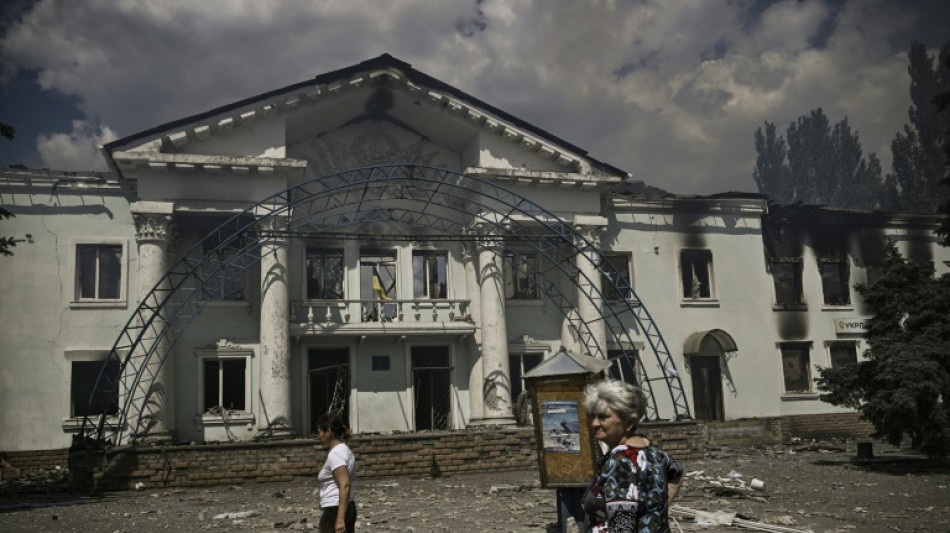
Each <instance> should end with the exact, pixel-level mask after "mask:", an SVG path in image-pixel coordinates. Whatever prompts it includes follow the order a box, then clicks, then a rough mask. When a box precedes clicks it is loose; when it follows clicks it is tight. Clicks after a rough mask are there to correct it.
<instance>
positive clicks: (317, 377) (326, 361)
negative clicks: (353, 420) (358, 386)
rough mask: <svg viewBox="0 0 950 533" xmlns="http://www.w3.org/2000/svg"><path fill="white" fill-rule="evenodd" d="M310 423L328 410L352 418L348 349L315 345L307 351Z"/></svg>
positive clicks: (343, 417) (312, 427)
mask: <svg viewBox="0 0 950 533" xmlns="http://www.w3.org/2000/svg"><path fill="white" fill-rule="evenodd" d="M307 359H308V365H309V376H310V379H309V385H310V424H311V431H314V426H313V425H314V424H315V423H316V421H317V419H319V418H320V417H321V416H323V415H324V414H326V413H334V414H338V415H340V417H341V418H342V419H343V420H344V421H349V419H350V418H349V417H350V352H349V350H348V349H347V348H311V349H310V350H308V352H307Z"/></svg>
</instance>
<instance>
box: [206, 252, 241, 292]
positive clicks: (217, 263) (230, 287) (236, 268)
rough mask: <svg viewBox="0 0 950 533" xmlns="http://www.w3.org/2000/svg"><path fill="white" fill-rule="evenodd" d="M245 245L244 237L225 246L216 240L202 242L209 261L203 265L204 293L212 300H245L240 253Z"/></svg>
mask: <svg viewBox="0 0 950 533" xmlns="http://www.w3.org/2000/svg"><path fill="white" fill-rule="evenodd" d="M243 247H244V243H243V239H240V240H238V241H234V242H229V243H226V244H224V245H223V246H220V247H219V245H218V242H215V241H205V242H204V243H202V251H203V253H204V257H205V258H206V259H207V261H206V262H205V263H204V264H203V265H202V268H201V271H202V275H203V276H204V277H205V279H206V281H205V285H204V287H203V290H204V294H205V296H206V297H207V298H209V299H212V300H243V299H244V278H245V276H244V270H243V268H241V263H242V262H243V261H241V258H240V254H241V253H243V252H242V248H243Z"/></svg>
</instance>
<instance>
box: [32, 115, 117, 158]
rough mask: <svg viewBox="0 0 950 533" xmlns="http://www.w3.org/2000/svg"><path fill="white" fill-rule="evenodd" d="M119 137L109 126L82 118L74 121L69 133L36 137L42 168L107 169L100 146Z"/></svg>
mask: <svg viewBox="0 0 950 533" xmlns="http://www.w3.org/2000/svg"><path fill="white" fill-rule="evenodd" d="M117 138H118V137H117V136H116V134H115V132H113V131H112V130H111V129H109V127H108V126H102V125H94V124H92V123H90V122H87V121H84V120H74V121H73V131H71V132H70V133H48V134H43V135H40V136H39V137H38V138H37V139H36V149H37V151H38V152H39V153H40V158H41V159H42V161H43V167H44V168H51V169H67V170H106V164H105V161H104V160H103V159H102V156H101V155H100V154H99V147H100V146H102V145H103V144H105V143H108V142H111V141H114V140H116V139H117Z"/></svg>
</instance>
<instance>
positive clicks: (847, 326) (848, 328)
mask: <svg viewBox="0 0 950 533" xmlns="http://www.w3.org/2000/svg"><path fill="white" fill-rule="evenodd" d="M867 324H868V319H866V318H836V319H835V333H836V334H837V335H864V334H865V333H867V331H868V328H867Z"/></svg>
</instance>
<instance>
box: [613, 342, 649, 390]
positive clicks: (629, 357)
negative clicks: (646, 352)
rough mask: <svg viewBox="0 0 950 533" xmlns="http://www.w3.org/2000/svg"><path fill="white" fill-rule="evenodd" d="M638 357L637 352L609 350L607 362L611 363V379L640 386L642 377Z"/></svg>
mask: <svg viewBox="0 0 950 533" xmlns="http://www.w3.org/2000/svg"><path fill="white" fill-rule="evenodd" d="M638 357H639V354H638V353H637V351H636V350H627V351H624V350H607V360H608V361H610V362H611V365H610V368H609V369H608V372H609V373H610V377H611V378H613V379H616V380H620V381H625V382H627V383H632V384H634V385H637V386H639V385H640V382H641V378H642V376H640V374H639V373H638V372H637V368H638V365H637V358H638Z"/></svg>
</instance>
